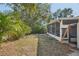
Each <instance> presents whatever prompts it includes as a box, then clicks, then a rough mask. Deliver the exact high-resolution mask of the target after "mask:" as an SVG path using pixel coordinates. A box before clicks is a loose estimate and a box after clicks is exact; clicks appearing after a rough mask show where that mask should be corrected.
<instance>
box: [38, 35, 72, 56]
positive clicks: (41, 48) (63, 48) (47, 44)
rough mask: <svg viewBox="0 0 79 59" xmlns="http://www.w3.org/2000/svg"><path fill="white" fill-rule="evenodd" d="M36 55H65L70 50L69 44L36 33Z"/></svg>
mask: <svg viewBox="0 0 79 59" xmlns="http://www.w3.org/2000/svg"><path fill="white" fill-rule="evenodd" d="M38 37H39V40H38V50H37V51H38V53H37V55H38V56H67V55H68V54H69V53H71V52H72V50H71V48H70V46H68V45H67V44H61V43H59V42H58V41H57V40H56V39H54V38H51V37H48V35H45V34H44V35H38Z"/></svg>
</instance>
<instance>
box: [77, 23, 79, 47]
mask: <svg viewBox="0 0 79 59" xmlns="http://www.w3.org/2000/svg"><path fill="white" fill-rule="evenodd" d="M77 48H79V23H78V24H77Z"/></svg>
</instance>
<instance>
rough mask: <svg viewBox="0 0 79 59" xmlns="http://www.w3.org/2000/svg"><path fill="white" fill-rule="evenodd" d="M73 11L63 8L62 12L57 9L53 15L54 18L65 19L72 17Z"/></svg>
mask: <svg viewBox="0 0 79 59" xmlns="http://www.w3.org/2000/svg"><path fill="white" fill-rule="evenodd" d="M72 13H73V10H72V9H71V8H64V9H63V10H61V9H58V10H57V11H56V12H55V13H53V16H54V18H57V17H58V18H60V17H67V16H68V15H72Z"/></svg>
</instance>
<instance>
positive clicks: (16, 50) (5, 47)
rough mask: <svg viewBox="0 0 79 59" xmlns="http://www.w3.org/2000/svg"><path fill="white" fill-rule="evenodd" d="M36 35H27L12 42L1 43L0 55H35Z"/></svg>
mask: <svg viewBox="0 0 79 59" xmlns="http://www.w3.org/2000/svg"><path fill="white" fill-rule="evenodd" d="M37 43H38V38H37V35H28V36H25V37H23V38H20V39H19V40H16V41H13V42H5V43H2V44H1V47H0V55H3V56H5V55H8V56H12V55H13V56H15V55H16V56H17V55H18V56H19V55H21V56H22V55H23V56H24V55H26V56H35V55H37Z"/></svg>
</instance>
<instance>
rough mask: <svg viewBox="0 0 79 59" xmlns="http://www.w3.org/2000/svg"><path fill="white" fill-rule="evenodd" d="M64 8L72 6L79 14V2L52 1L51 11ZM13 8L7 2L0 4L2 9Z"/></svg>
mask: <svg viewBox="0 0 79 59" xmlns="http://www.w3.org/2000/svg"><path fill="white" fill-rule="evenodd" d="M59 8H60V9H64V8H72V10H73V14H74V15H75V16H78V15H79V4H78V3H52V4H51V12H52V13H54V12H55V11H56V10H57V9H59ZM5 10H11V8H10V7H9V6H6V5H5V4H0V11H3V12H4V11H5Z"/></svg>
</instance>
